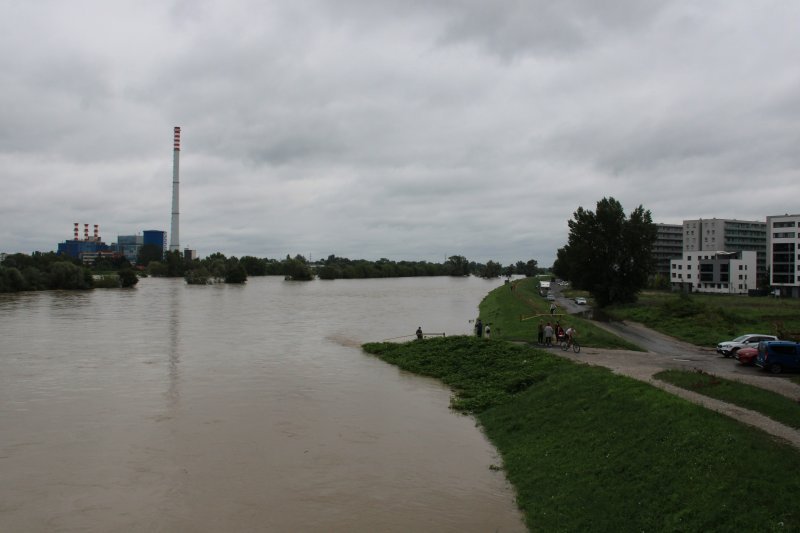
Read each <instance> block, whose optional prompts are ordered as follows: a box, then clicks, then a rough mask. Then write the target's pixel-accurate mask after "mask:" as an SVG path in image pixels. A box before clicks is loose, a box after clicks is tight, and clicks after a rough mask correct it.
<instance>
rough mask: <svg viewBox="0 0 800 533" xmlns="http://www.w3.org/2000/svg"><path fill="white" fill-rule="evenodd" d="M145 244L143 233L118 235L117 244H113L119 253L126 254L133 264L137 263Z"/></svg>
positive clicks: (126, 257)
mask: <svg viewBox="0 0 800 533" xmlns="http://www.w3.org/2000/svg"><path fill="white" fill-rule="evenodd" d="M143 244H144V237H143V236H141V235H118V236H117V243H116V245H112V248H113V249H115V250H116V251H117V252H118V253H120V254H122V255H124V256H125V259H127V260H128V261H129V262H130V263H131V264H132V265H133V264H136V259H137V258H138V257H139V250H141V249H142V245H143Z"/></svg>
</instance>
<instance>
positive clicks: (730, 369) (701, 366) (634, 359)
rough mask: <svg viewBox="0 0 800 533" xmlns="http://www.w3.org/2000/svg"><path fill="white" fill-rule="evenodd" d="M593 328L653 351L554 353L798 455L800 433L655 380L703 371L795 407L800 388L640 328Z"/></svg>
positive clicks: (621, 324) (605, 325)
mask: <svg viewBox="0 0 800 533" xmlns="http://www.w3.org/2000/svg"><path fill="white" fill-rule="evenodd" d="M595 324H597V325H598V326H600V327H602V328H604V329H607V330H609V331H611V332H613V333H615V334H617V335H619V336H620V337H623V338H625V339H628V340H630V341H631V342H634V343H636V344H637V345H639V346H642V347H643V348H645V349H647V350H649V351H647V352H634V351H628V350H601V349H597V348H583V349H582V350H581V353H579V354H576V353H573V352H572V351H569V352H563V351H561V349H560V348H552V349H551V350H552V352H553V353H556V354H558V355H563V356H565V357H568V358H570V359H572V360H575V361H580V362H583V363H587V364H590V365H599V366H604V367H606V368H609V369H611V370H612V371H613V372H615V373H617V374H621V375H625V376H629V377H632V378H634V379H638V380H640V381H645V382H647V383H650V384H651V385H653V386H655V387H658V388H660V389H663V390H665V391H667V392H670V393H672V394H675V395H676V396H680V397H681V398H684V399H686V400H688V401H690V402H693V403H696V404H699V405H702V406H703V407H706V408H708V409H712V410H714V411H717V412H719V413H722V414H724V415H727V416H730V417H731V418H735V419H736V420H739V421H740V422H743V423H745V424H749V425H751V426H754V427H757V428H759V429H761V430H763V431H766V432H767V433H769V434H771V435H774V436H775V437H779V438H781V439H783V440H785V441H787V442H789V443H791V444H792V445H793V446H795V447H796V448H799V449H800V430H798V429H794V428H791V427H788V426H785V425H783V424H781V423H779V422H776V421H774V420H772V419H770V418H767V417H766V416H764V415H762V414H759V413H756V412H755V411H750V410H748V409H744V408H741V407H738V406H736V405H732V404H729V403H726V402H722V401H720V400H715V399H713V398H709V397H707V396H703V395H701V394H697V393H695V392H692V391H689V390H686V389H682V388H680V387H675V386H673V385H670V384H668V383H664V382H663V381H660V380H658V379H655V378H654V377H653V375H654V374H656V373H658V372H660V371H662V370H667V369H680V370H700V371H703V372H706V373H708V374H713V375H715V376H719V377H721V378H725V379H729V380H733V381H739V382H742V383H747V384H750V385H755V386H757V387H761V388H764V389H767V390H771V391H774V392H777V393H779V394H782V395H784V396H786V397H788V398H791V399H793V400H795V401H797V402H800V385H797V384H795V383H793V382H791V381H790V380H789V379H788V378H786V377H781V376H773V375H770V374H767V373H764V372H763V371H761V370H760V369H759V368H756V367H745V366H742V365H740V364H739V363H738V362H736V360H735V359H727V358H725V357H722V356H720V355H718V354H717V353H716V352H715V351H714V350H712V349H702V348H698V347H697V346H694V345H692V344H688V343H685V342H682V341H679V340H677V339H674V338H671V337H668V336H666V335H663V334H661V333H658V332H656V331H653V330H650V329H648V328H646V327H645V326H643V325H641V324H635V323H629V322H615V323H601V322H595ZM798 408H800V406H798Z"/></svg>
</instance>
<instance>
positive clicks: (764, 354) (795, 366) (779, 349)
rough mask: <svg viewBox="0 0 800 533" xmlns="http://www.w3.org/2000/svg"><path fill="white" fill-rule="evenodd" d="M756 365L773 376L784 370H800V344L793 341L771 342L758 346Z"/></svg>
mask: <svg viewBox="0 0 800 533" xmlns="http://www.w3.org/2000/svg"><path fill="white" fill-rule="evenodd" d="M756 365H758V366H760V367H761V368H763V369H765V370H769V371H770V372H772V373H773V374H780V373H781V372H783V371H784V370H800V343H797V342H792V341H769V342H761V343H759V345H758V357H756Z"/></svg>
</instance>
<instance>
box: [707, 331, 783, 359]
mask: <svg viewBox="0 0 800 533" xmlns="http://www.w3.org/2000/svg"><path fill="white" fill-rule="evenodd" d="M776 340H778V337H776V336H775V335H762V334H759V333H748V334H747V335H742V336H740V337H736V338H735V339H733V340H732V341H725V342H721V343H719V344H717V353H721V354H722V355H724V356H725V357H733V356H734V355H736V352H737V351H739V348H755V347H756V346H758V343H759V342H761V341H776Z"/></svg>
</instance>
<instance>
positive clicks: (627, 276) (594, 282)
mask: <svg viewBox="0 0 800 533" xmlns="http://www.w3.org/2000/svg"><path fill="white" fill-rule="evenodd" d="M568 225H569V238H568V241H567V245H566V246H564V247H563V248H561V249H559V250H558V255H557V258H556V262H555V264H554V265H553V271H554V273H555V274H556V275H558V276H560V277H562V278H565V279H568V280H570V282H572V285H573V287H575V288H577V289H583V290H587V291H589V292H590V293H591V294H592V297H593V298H594V300H595V302H596V303H597V305H598V306H600V307H605V306H606V305H609V304H612V303H626V302H633V301H636V296H637V293H638V292H639V291H640V290H641V289H642V288H644V286H645V284H646V283H647V279H648V276H649V275H650V274H651V272H652V270H653V255H652V250H653V244H654V243H655V240H656V225H655V224H653V220H652V216H651V214H650V211H649V210H646V209H644V207H642V206H641V205H640V206H639V207H637V208H636V209H634V210H633V211H632V212H631V214H630V216H627V217H626V216H625V211H624V210H623V209H622V204H620V203H619V202H618V201H617V200H615V199H614V198H611V197H609V198H603V199H602V200H600V201H598V202H597V209H596V211H594V212H593V211H590V210H587V209H584V208H583V207H578V209H577V210H576V211H575V213H574V215H573V219H572V220H570V221H569V222H568Z"/></svg>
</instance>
